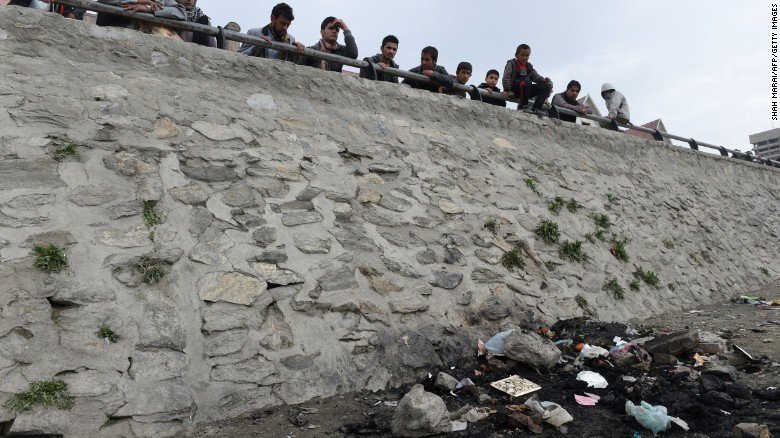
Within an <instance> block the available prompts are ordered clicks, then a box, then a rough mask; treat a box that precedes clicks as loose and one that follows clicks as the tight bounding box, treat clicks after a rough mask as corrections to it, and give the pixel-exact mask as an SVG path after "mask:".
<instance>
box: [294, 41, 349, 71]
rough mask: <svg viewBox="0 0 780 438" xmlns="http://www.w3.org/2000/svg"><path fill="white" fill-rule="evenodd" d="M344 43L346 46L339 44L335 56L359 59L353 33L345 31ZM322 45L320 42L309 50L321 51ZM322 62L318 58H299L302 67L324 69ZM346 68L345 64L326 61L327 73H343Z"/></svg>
mask: <svg viewBox="0 0 780 438" xmlns="http://www.w3.org/2000/svg"><path fill="white" fill-rule="evenodd" d="M344 42H345V43H346V45H343V46H342V45H341V44H338V45H337V47H336V50H334V51H333V52H329V53H333V54H334V55H339V56H343V57H345V58H350V59H357V57H358V47H357V43H355V37H354V36H352V32H351V31H349V30H346V31H344ZM321 47H322V46H321V43H320V42H319V41H318V42H317V44H315V45H313V46H311V47H309V49H312V50H316V51H318V52H319V51H320V49H321ZM321 61H322V60H320V59H317V58H312V57H310V56H305V55H302V56H299V57H298V64H300V65H308V66H309V67H314V68H322V62H321ZM343 68H344V64H341V63H340V62H336V61H325V70H327V71H337V72H339V73H341V71H342V70H343Z"/></svg>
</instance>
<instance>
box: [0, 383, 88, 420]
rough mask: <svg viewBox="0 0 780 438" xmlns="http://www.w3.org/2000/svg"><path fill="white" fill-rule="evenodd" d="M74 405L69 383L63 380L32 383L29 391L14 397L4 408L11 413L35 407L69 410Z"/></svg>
mask: <svg viewBox="0 0 780 438" xmlns="http://www.w3.org/2000/svg"><path fill="white" fill-rule="evenodd" d="M73 404H74V402H73V397H72V396H71V395H70V392H69V391H68V384H67V383H65V382H63V381H62V380H47V381H42V382H33V383H30V386H29V387H28V389H27V391H24V392H20V393H19V394H14V395H12V396H11V398H9V399H8V400H7V401H6V402H5V404H4V405H3V406H4V407H5V408H6V409H8V410H9V411H15V412H26V411H29V410H30V409H31V408H32V407H33V406H35V405H41V406H44V407H48V406H54V407H56V408H58V409H63V410H67V409H70V408H72V407H73Z"/></svg>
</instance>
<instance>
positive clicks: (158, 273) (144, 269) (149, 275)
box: [134, 257, 165, 284]
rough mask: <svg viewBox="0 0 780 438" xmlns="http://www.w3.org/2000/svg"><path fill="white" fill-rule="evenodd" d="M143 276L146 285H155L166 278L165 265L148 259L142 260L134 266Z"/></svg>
mask: <svg viewBox="0 0 780 438" xmlns="http://www.w3.org/2000/svg"><path fill="white" fill-rule="evenodd" d="M134 268H135V270H136V271H137V272H139V273H140V274H141V280H142V281H143V282H144V283H146V284H155V283H157V282H159V281H160V280H162V278H163V277H164V276H165V263H164V262H162V261H160V260H154V259H150V258H147V257H144V258H142V259H141V260H139V261H138V263H136V264H135V266H134Z"/></svg>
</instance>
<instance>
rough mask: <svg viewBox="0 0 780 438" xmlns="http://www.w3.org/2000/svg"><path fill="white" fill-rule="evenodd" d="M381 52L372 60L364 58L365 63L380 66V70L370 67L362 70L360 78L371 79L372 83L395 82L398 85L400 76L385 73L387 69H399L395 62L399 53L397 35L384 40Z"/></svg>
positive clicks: (371, 58)
mask: <svg viewBox="0 0 780 438" xmlns="http://www.w3.org/2000/svg"><path fill="white" fill-rule="evenodd" d="M379 50H380V52H379V53H378V54H376V55H374V56H372V57H370V58H363V61H366V62H370V63H372V64H375V65H377V66H379V70H374V69H372V68H369V67H364V68H361V69H360V77H361V78H365V79H371V80H372V81H382V82H395V83H398V76H394V75H391V74H388V73H385V72H384V71H382V70H385V69H386V68H387V67H390V68H398V64H396V63H395V61H393V59H395V55H396V53H398V38H396V37H395V35H388V36H386V37H385V38H384V39H383V40H382V46H381V47H380V48H379Z"/></svg>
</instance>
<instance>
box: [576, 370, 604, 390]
mask: <svg viewBox="0 0 780 438" xmlns="http://www.w3.org/2000/svg"><path fill="white" fill-rule="evenodd" d="M577 380H580V381H582V382H585V383H587V384H588V388H596V389H604V388H606V387H607V386H608V385H609V383H608V382H607V379H605V378H604V376H602V375H601V374H599V373H594V372H593V371H580V373H579V374H577Z"/></svg>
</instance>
